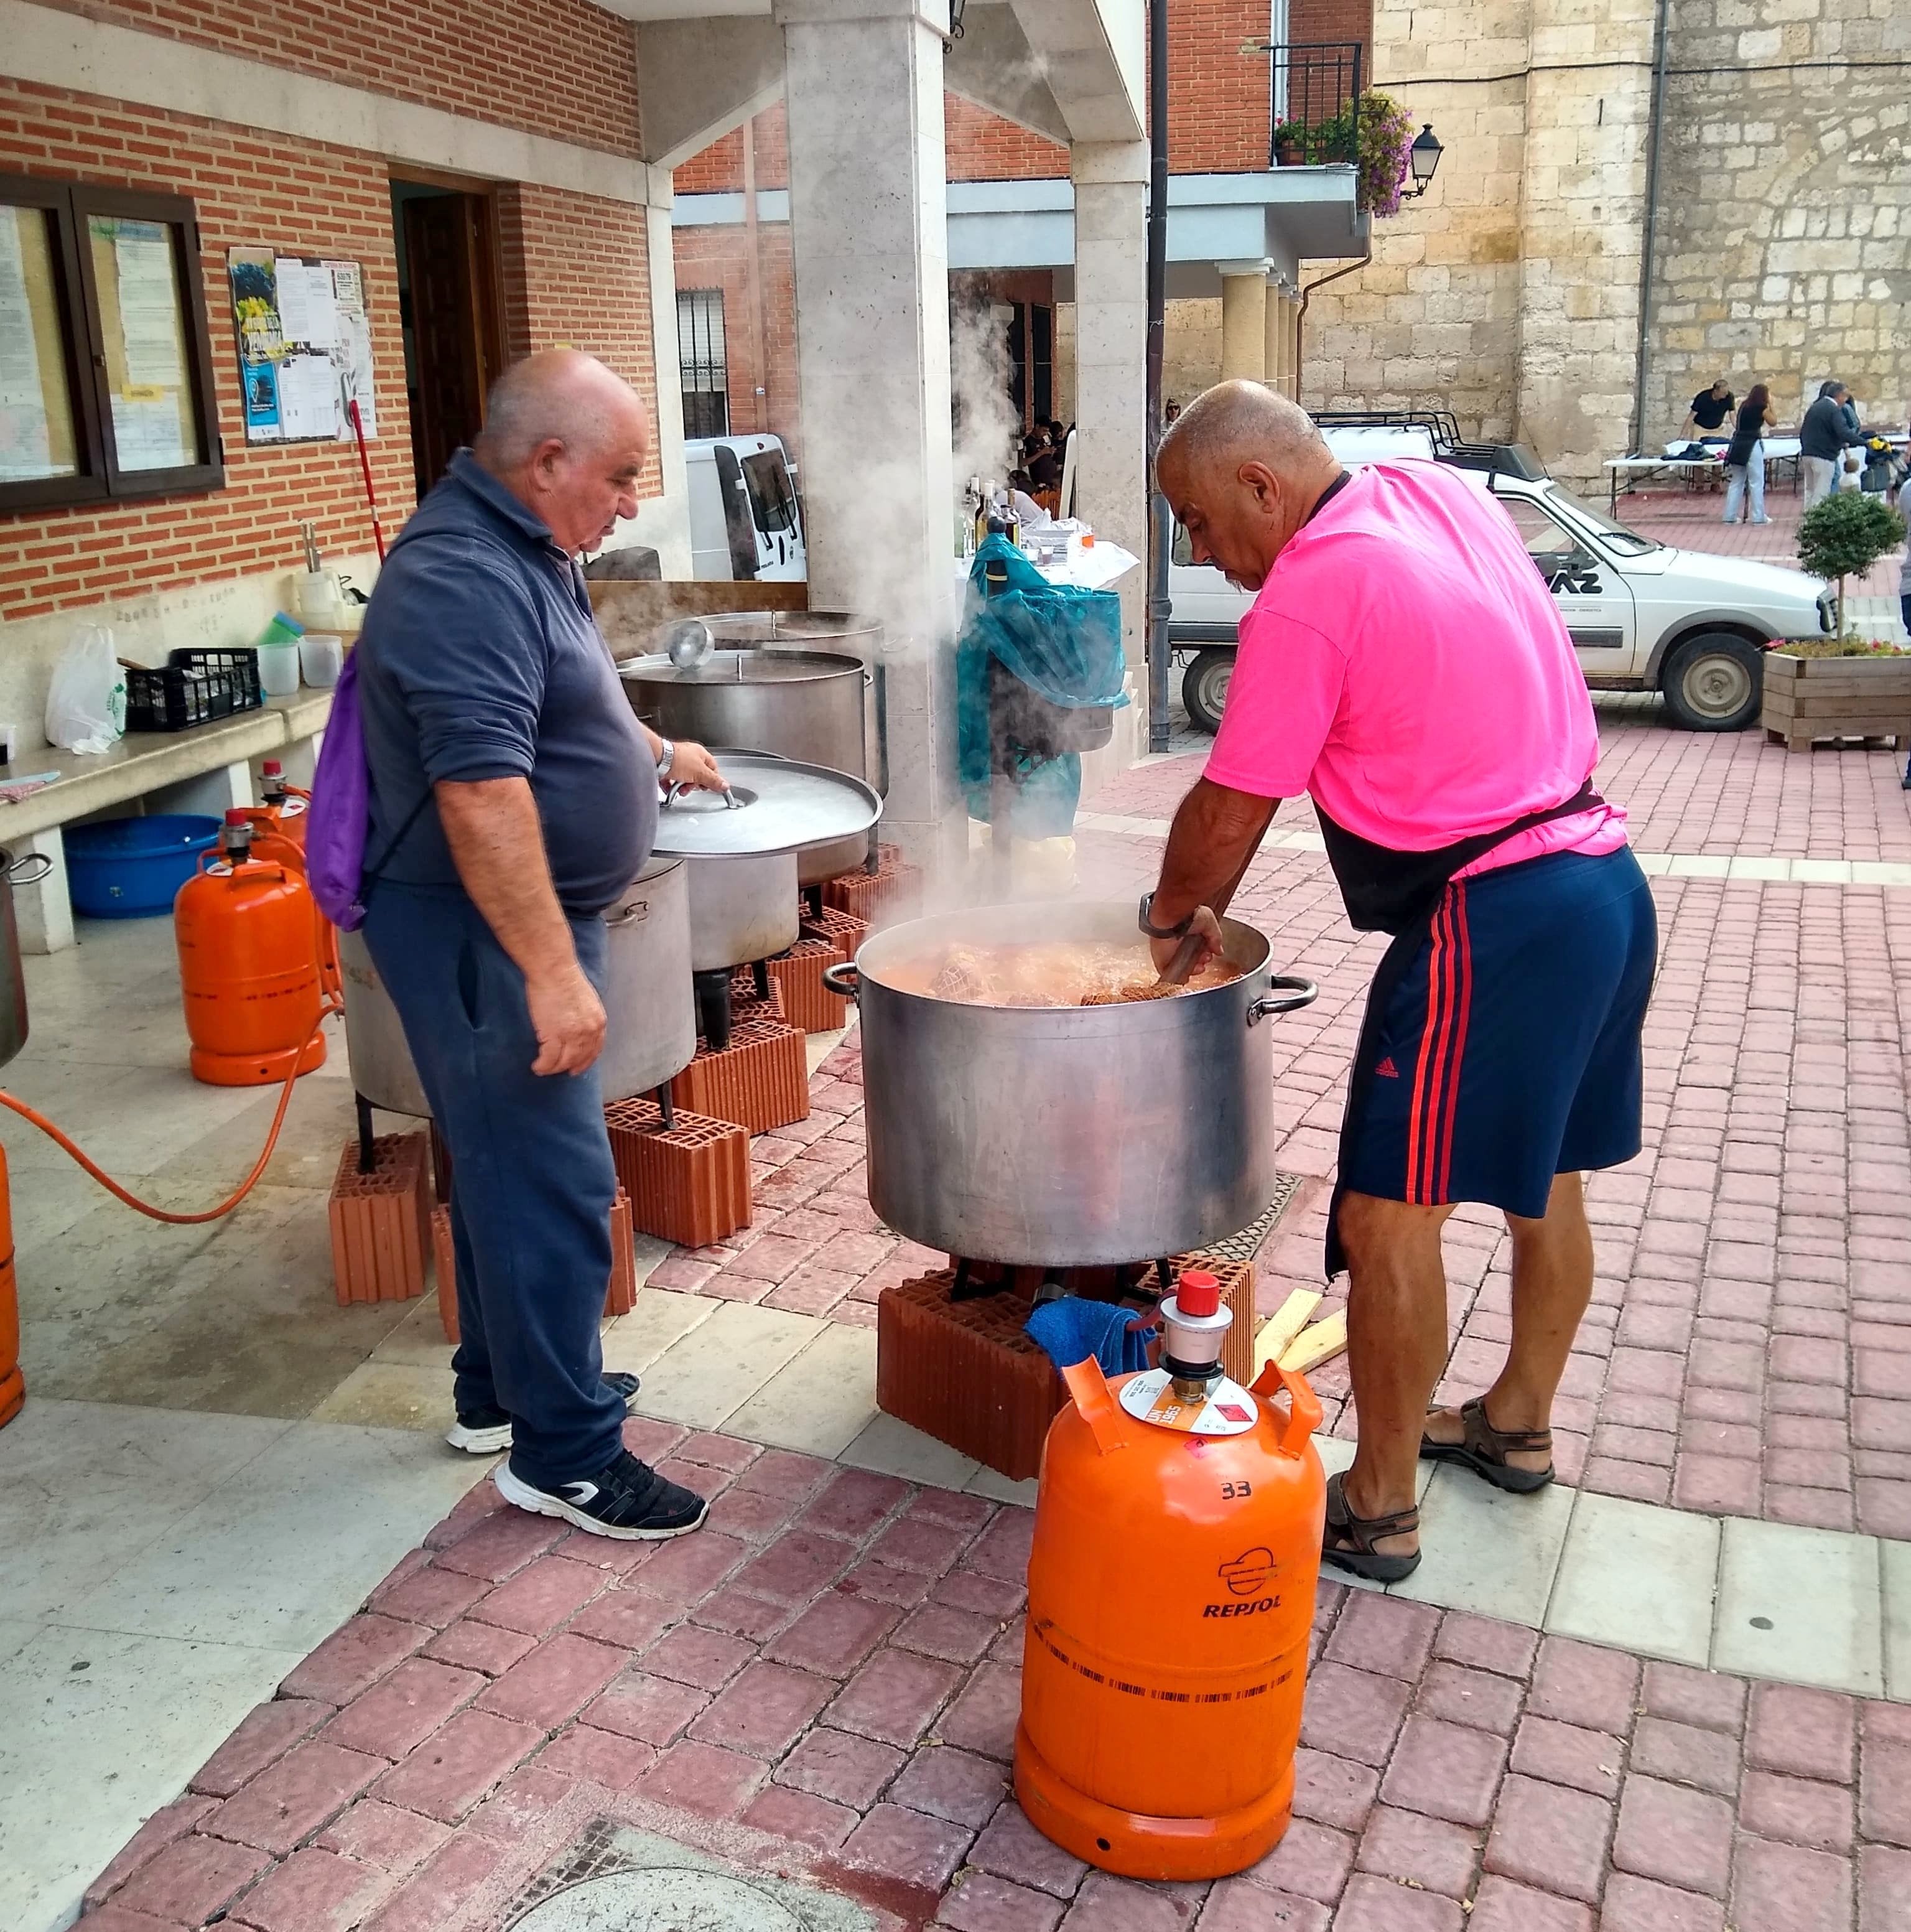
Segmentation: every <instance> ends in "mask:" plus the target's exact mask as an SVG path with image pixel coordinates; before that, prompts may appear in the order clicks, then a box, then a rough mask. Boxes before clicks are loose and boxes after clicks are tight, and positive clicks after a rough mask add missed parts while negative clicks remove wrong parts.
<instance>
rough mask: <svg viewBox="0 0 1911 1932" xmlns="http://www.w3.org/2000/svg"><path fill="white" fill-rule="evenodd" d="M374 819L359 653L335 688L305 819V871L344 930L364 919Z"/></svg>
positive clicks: (314, 892) (322, 906)
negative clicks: (368, 838)
mask: <svg viewBox="0 0 1911 1932" xmlns="http://www.w3.org/2000/svg"><path fill="white" fill-rule="evenodd" d="M371 819H372V781H371V769H370V766H368V765H367V763H366V762H365V729H364V720H363V719H361V718H360V716H359V715H358V652H357V651H356V650H352V651H349V652H346V658H345V667H344V668H343V670H341V671H340V673H339V679H338V682H337V685H336V686H335V687H334V689H333V691H332V709H331V717H330V718H328V720H327V721H326V724H325V740H324V742H322V744H321V745H319V763H318V768H317V769H316V771H315V772H313V778H312V806H311V810H310V812H309V813H308V814H307V818H306V829H305V873H306V878H307V882H308V883H310V886H311V888H312V895H313V898H316V900H317V901H319V910H321V911H322V913H324V914H325V916H326V918H328V919H330V920H331V922H332V923H333V925H334V926H337V927H338V928H339V929H340V930H341V931H342V932H357V931H358V929H359V927H360V926H363V925H364V922H365V907H364V899H363V898H362V897H361V888H362V886H363V884H364V865H365V837H366V834H367V832H368V831H369V830H370V826H371Z"/></svg>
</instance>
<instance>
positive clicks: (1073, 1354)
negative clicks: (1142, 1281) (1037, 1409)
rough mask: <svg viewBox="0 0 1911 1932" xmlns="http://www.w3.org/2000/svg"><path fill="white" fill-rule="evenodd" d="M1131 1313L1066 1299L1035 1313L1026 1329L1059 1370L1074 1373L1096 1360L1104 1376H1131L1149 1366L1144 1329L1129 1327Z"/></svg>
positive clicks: (1104, 1304) (1103, 1303) (1106, 1304)
mask: <svg viewBox="0 0 1911 1932" xmlns="http://www.w3.org/2000/svg"><path fill="white" fill-rule="evenodd" d="M1134 1319H1135V1310H1134V1309H1132V1308H1117V1307H1116V1306H1115V1305H1114V1304H1113V1302H1108V1301H1081V1300H1080V1299H1079V1298H1077V1297H1076V1296H1074V1295H1064V1296H1063V1297H1062V1299H1061V1300H1060V1301H1047V1302H1044V1304H1042V1305H1041V1307H1039V1308H1038V1309H1035V1310H1032V1312H1031V1313H1030V1314H1029V1319H1028V1320H1027V1322H1025V1323H1024V1324H1023V1326H1024V1327H1025V1328H1026V1329H1027V1330H1028V1331H1029V1334H1031V1335H1032V1336H1033V1337H1034V1338H1035V1340H1036V1341H1037V1343H1039V1344H1040V1345H1041V1349H1042V1352H1043V1353H1044V1355H1047V1357H1048V1358H1049V1360H1050V1361H1051V1362H1053V1364H1055V1366H1056V1367H1057V1368H1058V1369H1072V1368H1073V1367H1074V1366H1075V1364H1077V1362H1086V1361H1087V1360H1088V1359H1089V1357H1090V1356H1091V1355H1092V1356H1093V1357H1094V1358H1095V1360H1096V1361H1098V1362H1099V1363H1100V1364H1101V1372H1102V1373H1103V1374H1104V1375H1109V1376H1125V1375H1131V1374H1133V1373H1134V1371H1135V1370H1137V1369H1145V1368H1146V1367H1147V1366H1148V1335H1147V1332H1146V1331H1145V1330H1143V1329H1139V1328H1130V1327H1129V1326H1128V1324H1129V1323H1130V1322H1132V1321H1134Z"/></svg>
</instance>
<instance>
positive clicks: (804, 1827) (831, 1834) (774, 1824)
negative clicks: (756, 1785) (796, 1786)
mask: <svg viewBox="0 0 1911 1932" xmlns="http://www.w3.org/2000/svg"><path fill="white" fill-rule="evenodd" d="M743 1823H744V1824H746V1825H747V1826H750V1828H751V1829H753V1830H755V1831H758V1832H768V1833H769V1835H771V1837H772V1838H788V1839H790V1840H792V1841H794V1842H795V1843H797V1844H799V1845H807V1846H809V1847H810V1849H811V1850H813V1851H818V1852H833V1851H834V1849H836V1847H837V1846H838V1845H840V1844H841V1843H842V1842H843V1840H844V1839H845V1838H847V1837H848V1836H849V1834H850V1833H851V1832H852V1831H854V1830H855V1827H856V1823H857V1820H856V1814H855V1812H853V1811H845V1810H844V1809H843V1807H842V1806H841V1805H831V1803H829V1802H828V1800H827V1799H822V1798H812V1797H811V1796H810V1794H809V1793H807V1791H792V1790H790V1788H789V1787H788V1786H787V1785H783V1784H771V1785H768V1786H766V1787H765V1788H764V1789H763V1790H762V1791H760V1792H759V1793H757V1795H756V1797H755V1798H754V1799H752V1800H751V1801H750V1805H749V1807H748V1808H747V1810H746V1811H744V1814H743Z"/></svg>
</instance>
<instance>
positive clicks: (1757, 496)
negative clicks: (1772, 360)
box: [1725, 383, 1775, 523]
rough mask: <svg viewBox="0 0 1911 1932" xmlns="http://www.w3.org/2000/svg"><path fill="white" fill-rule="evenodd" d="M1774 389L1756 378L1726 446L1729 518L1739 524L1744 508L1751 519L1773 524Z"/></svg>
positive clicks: (1726, 488)
mask: <svg viewBox="0 0 1911 1932" xmlns="http://www.w3.org/2000/svg"><path fill="white" fill-rule="evenodd" d="M1774 421H1775V419H1774V417H1773V416H1772V392H1771V391H1770V390H1769V389H1767V388H1766V386H1765V384H1764V383H1754V384H1753V385H1752V386H1751V391H1750V392H1749V393H1748V395H1747V396H1746V398H1745V401H1744V402H1743V403H1742V404H1740V405H1739V420H1738V422H1737V424H1736V426H1735V427H1734V428H1733V431H1732V440H1731V442H1730V443H1728V444H1727V446H1726V450H1725V521H1726V522H1727V523H1736V522H1737V521H1738V520H1739V511H1740V510H1741V509H1742V508H1744V509H1745V510H1747V511H1748V513H1749V514H1748V521H1750V522H1752V523H1770V522H1771V520H1772V519H1771V518H1770V517H1768V516H1767V515H1766V514H1765V444H1764V441H1763V437H1764V435H1765V432H1766V431H1767V430H1768V429H1769V428H1772V424H1773V422H1774Z"/></svg>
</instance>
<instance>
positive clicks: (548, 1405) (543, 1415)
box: [356, 350, 723, 1540]
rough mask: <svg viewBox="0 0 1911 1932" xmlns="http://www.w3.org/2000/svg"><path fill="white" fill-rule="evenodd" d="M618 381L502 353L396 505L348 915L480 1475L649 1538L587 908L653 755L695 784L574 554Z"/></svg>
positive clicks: (638, 847)
mask: <svg viewBox="0 0 1911 1932" xmlns="http://www.w3.org/2000/svg"><path fill="white" fill-rule="evenodd" d="M649 451H650V423H649V419H648V417H647V416H646V415H645V410H644V406H643V404H642V401H640V400H639V398H638V396H637V392H636V391H635V390H634V389H632V388H631V386H630V385H629V384H628V383H626V382H625V381H624V380H623V379H622V377H619V376H618V375H616V374H614V373H613V371H611V370H610V369H607V368H605V366H604V365H603V364H602V363H601V362H598V361H597V360H596V359H595V358H594V357H592V356H586V355H583V354H581V353H579V352H578V351H577V350H546V351H545V352H544V353H542V354H541V355H537V356H530V357H529V358H528V359H526V360H525V361H523V362H517V363H514V365H512V366H511V368H508V369H507V370H506V371H505V373H504V374H502V376H501V377H499V379H498V380H497V382H496V384H495V385H494V386H493V388H492V390H491V393H490V397H489V398H488V399H487V404H486V407H485V412H484V428H482V429H481V430H480V431H478V435H477V436H476V437H475V438H474V439H473V441H472V447H471V448H470V449H460V451H459V452H457V455H454V457H453V458H451V466H450V468H449V469H448V470H447V471H446V472H445V477H444V478H443V480H442V481H441V482H440V483H439V484H438V486H437V487H436V488H435V489H434V490H433V491H432V492H431V493H430V496H427V498H426V499H425V500H424V502H423V503H421V505H419V506H418V511H417V514H415V515H414V516H413V517H412V519H411V520H410V521H409V523H406V526H405V528H404V529H403V532H401V533H400V536H399V538H398V540H397V542H396V543H394V544H393V545H392V547H391V556H389V558H388V559H387V560H386V562H385V567H384V568H383V569H382V571H380V572H379V580H378V587H377V589H376V590H374V591H373V593H372V601H371V603H370V607H368V608H367V610H366V613H365V625H364V634H363V637H362V638H361V641H360V643H359V644H358V650H357V652H356V655H357V658H358V699H359V704H360V707H361V715H362V717H363V719H364V733H365V756H366V763H367V766H368V769H369V772H370V780H371V799H370V804H371V822H370V831H369V835H368V836H367V840H366V852H367V866H366V870H367V877H368V880H369V882H370V883H369V888H368V889H367V894H366V898H365V907H366V912H365V926H364V934H365V943H366V944H367V946H368V947H370V950H371V955H372V959H373V962H374V963H375V964H376V966H377V968H378V972H379V978H380V979H382V980H383V981H384V982H385V989H386V991H387V992H388V993H389V994H390V995H391V1000H392V1004H394V1006H395V1007H397V1009H398V1017H399V1019H400V1022H401V1024H402V1025H403V1028H404V1031H405V1039H406V1043H407V1044H408V1045H409V1047H410V1048H411V1050H412V1060H413V1061H414V1062H415V1064H416V1066H417V1067H418V1078H419V1079H420V1081H421V1083H422V1084H423V1085H424V1091H425V1097H426V1098H427V1100H429V1101H430V1103H431V1112H432V1118H433V1120H434V1121H436V1123H437V1125H438V1128H439V1132H440V1133H442V1135H443V1136H444V1137H445V1145H446V1146H447V1147H448V1149H449V1150H450V1152H451V1167H452V1172H453V1173H454V1175H455V1177H456V1178H455V1180H454V1182H453V1184H452V1190H451V1231H452V1238H453V1241H454V1244H455V1247H456V1251H457V1289H458V1326H459V1340H458V1349H457V1354H456V1355H454V1356H453V1358H452V1359H451V1368H452V1373H453V1376H454V1390H453V1394H454V1403H455V1405H456V1407H457V1427H455V1428H454V1430H452V1431H451V1434H450V1435H449V1436H448V1437H447V1438H446V1440H447V1441H448V1442H450V1443H451V1446H452V1447H453V1448H455V1449H462V1450H465V1451H468V1452H469V1453H470V1454H474V1455H486V1454H496V1452H497V1451H499V1450H501V1449H502V1450H508V1451H509V1452H510V1454H509V1455H508V1457H507V1458H506V1459H505V1460H504V1461H502V1462H501V1463H499V1464H498V1466H497V1467H496V1469H495V1470H494V1471H493V1476H492V1480H493V1481H494V1482H495V1483H496V1485H497V1487H498V1489H499V1492H500V1493H502V1495H503V1496H504V1497H505V1499H506V1500H507V1501H508V1502H511V1503H514V1504H515V1505H517V1507H518V1508H520V1509H523V1510H528V1511H531V1512H532V1513H533V1514H537V1515H540V1516H550V1517H560V1518H562V1520H564V1521H565V1522H567V1523H574V1524H575V1525H576V1526H577V1527H578V1528H579V1529H583V1530H587V1531H589V1532H591V1533H592V1535H597V1536H607V1537H616V1538H624V1539H627V1540H630V1539H644V1540H653V1539H657V1538H664V1537H672V1536H681V1535H683V1534H684V1532H686V1531H688V1530H693V1529H696V1527H697V1526H699V1524H700V1523H702V1521H703V1518H704V1514H705V1504H704V1500H703V1499H702V1497H701V1496H696V1495H695V1494H693V1493H692V1492H691V1491H690V1490H686V1489H684V1488H681V1487H679V1486H678V1484H675V1483H673V1482H672V1481H669V1478H666V1477H664V1476H662V1475H659V1474H658V1473H657V1471H656V1470H654V1469H651V1467H650V1466H649V1465H648V1463H642V1462H639V1460H638V1459H637V1457H635V1456H633V1455H632V1454H631V1453H630V1452H629V1451H628V1450H627V1449H626V1448H625V1446H624V1434H623V1431H624V1417H625V1408H626V1406H627V1405H628V1402H629V1400H630V1398H631V1397H632V1396H633V1395H634V1394H635V1393H636V1390H637V1379H636V1377H635V1376H626V1375H606V1374H605V1373H604V1355H603V1351H602V1349H601V1346H600V1344H599V1341H598V1325H599V1323H600V1322H601V1320H602V1319H603V1316H604V1292H605V1289H606V1286H607V1283H608V1282H609V1280H610V1265H611V1252H610V1209H611V1202H612V1199H613V1196H614V1195H615V1194H616V1189H617V1176H616V1172H615V1171H614V1169H613V1167H612V1165H611V1157H610V1139H609V1136H608V1135H607V1133H606V1131H605V1128H604V1094H603V1090H602V1087H601V1083H600V1080H599V1077H598V1073H597V1070H596V1061H597V1058H598V1054H599V1052H600V1051H601V1049H602V1047H603V1045H604V1028H605V1016H604V1002H603V998H602V992H601V989H602V987H603V985H604V952H605V932H604V911H605V910H606V908H607V907H609V906H610V905H611V904H613V902H614V901H616V898H618V896H619V895H620V894H621V893H622V892H623V891H624V889H625V887H626V886H628V885H629V884H630V883H631V880H633V879H634V878H635V877H637V873H638V871H639V868H641V867H642V865H643V863H644V861H645V859H647V858H648V856H649V855H650V849H651V843H652V841H653V839H654V835H655V833H656V829H657V788H658V782H659V781H660V779H662V778H669V779H672V781H676V782H679V783H683V784H691V785H695V786H698V787H702V788H703V789H705V790H721V789H722V788H723V778H722V775H721V774H720V772H718V770H717V766H716V763H715V762H714V760H712V759H711V756H710V754H709V753H708V751H705V750H704V749H703V748H702V746H700V745H691V744H687V743H684V744H677V745H672V744H670V743H669V742H666V740H664V739H661V738H659V737H657V736H656V734H655V733H653V732H651V731H649V730H646V729H645V727H644V726H642V725H641V724H639V723H638V721H637V718H636V717H635V715H634V714H633V712H631V706H630V704H629V703H628V700H626V699H625V695H624V691H623V687H622V685H620V684H619V682H618V680H617V672H616V666H615V665H614V664H613V662H612V660H611V655H610V646H609V645H608V644H607V643H605V641H604V634H603V633H602V632H601V631H599V630H598V627H597V622H596V619H595V618H594V617H593V616H592V612H591V600H590V598H589V594H588V593H587V592H586V589H585V586H584V581H583V576H582V574H581V573H580V571H579V570H578V568H577V556H578V553H580V551H583V550H595V549H596V548H597V547H598V546H599V545H601V544H602V542H603V541H604V538H606V537H607V536H608V535H610V532H611V531H612V530H613V529H614V528H615V527H616V524H617V523H618V520H619V518H621V517H632V516H634V515H636V514H637V481H638V478H639V477H640V476H641V475H642V473H643V468H644V463H645V458H647V456H648V454H649Z"/></svg>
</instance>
